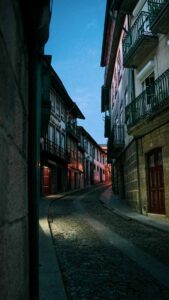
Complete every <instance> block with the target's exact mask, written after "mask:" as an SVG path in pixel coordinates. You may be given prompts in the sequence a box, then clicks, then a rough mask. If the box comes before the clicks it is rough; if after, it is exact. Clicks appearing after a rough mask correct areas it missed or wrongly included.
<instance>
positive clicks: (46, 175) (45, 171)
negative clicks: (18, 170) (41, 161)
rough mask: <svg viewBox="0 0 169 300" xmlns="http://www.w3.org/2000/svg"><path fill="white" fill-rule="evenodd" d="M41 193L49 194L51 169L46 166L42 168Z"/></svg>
mask: <svg viewBox="0 0 169 300" xmlns="http://www.w3.org/2000/svg"><path fill="white" fill-rule="evenodd" d="M42 194H43V195H44V196H46V195H50V194H51V169H50V168H49V167H46V166H43V168H42Z"/></svg>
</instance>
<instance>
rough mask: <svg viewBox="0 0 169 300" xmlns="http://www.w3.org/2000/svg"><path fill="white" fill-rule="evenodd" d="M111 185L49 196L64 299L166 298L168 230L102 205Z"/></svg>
mask: <svg viewBox="0 0 169 300" xmlns="http://www.w3.org/2000/svg"><path fill="white" fill-rule="evenodd" d="M109 191H110V188H108V187H105V186H103V185H102V186H100V187H95V188H93V189H90V190H89V191H87V192H84V191H83V192H82V191H81V192H78V193H74V194H71V195H67V196H66V197H65V198H62V199H60V200H59V199H58V200H53V201H52V203H51V205H50V209H49V223H50V228H51V232H52V236H53V243H54V248H55V253H56V256H57V259H58V262H59V267H60V270H61V274H62V279H63V283H64V287H65V291H66V295H67V299H72V300H85V299H86V300H88V299H93V300H97V299H102V300H103V299H105V300H108V299H115V300H116V299H119V300H122V299H129V300H130V299H133V300H135V299H142V300H143V299H144V300H145V299H149V300H150V299H153V300H154V299H158V300H160V299H166V300H167V299H169V251H168V250H169V236H168V233H167V232H165V231H162V230H158V229H156V228H153V227H150V226H147V225H144V224H142V223H139V222H138V221H136V220H132V219H129V218H122V217H121V216H119V215H117V214H115V213H113V212H112V211H110V210H108V209H107V208H106V207H104V206H103V203H102V202H101V201H100V200H101V198H102V197H103V196H104V197H105V196H106V193H107V194H108V195H109Z"/></svg>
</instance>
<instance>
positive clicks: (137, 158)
mask: <svg viewBox="0 0 169 300" xmlns="http://www.w3.org/2000/svg"><path fill="white" fill-rule="evenodd" d="M138 141H139V140H138V139H135V142H136V163H137V182H138V201H137V207H138V210H139V213H140V214H142V203H141V187H140V166H139V143H138Z"/></svg>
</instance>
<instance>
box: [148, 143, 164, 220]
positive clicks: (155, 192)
mask: <svg viewBox="0 0 169 300" xmlns="http://www.w3.org/2000/svg"><path fill="white" fill-rule="evenodd" d="M148 188H149V212H151V213H156V214H165V196H164V175H163V163H162V151H161V148H158V149H155V150H153V151H151V152H150V153H149V154H148Z"/></svg>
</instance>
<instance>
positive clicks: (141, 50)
mask: <svg viewBox="0 0 169 300" xmlns="http://www.w3.org/2000/svg"><path fill="white" fill-rule="evenodd" d="M157 44H158V37H157V35H156V34H155V33H152V32H151V30H150V16H149V13H148V12H144V11H142V12H141V13H140V14H139V16H138V18H137V19H136V21H135V23H134V24H133V26H132V27H131V28H130V29H129V31H128V33H127V34H126V36H125V38H124V40H123V64H124V67H125V68H137V67H138V66H139V65H140V63H141V62H142V61H143V60H144V59H145V57H146V56H147V53H150V52H151V51H152V50H154V48H155V47H156V46H157Z"/></svg>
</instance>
